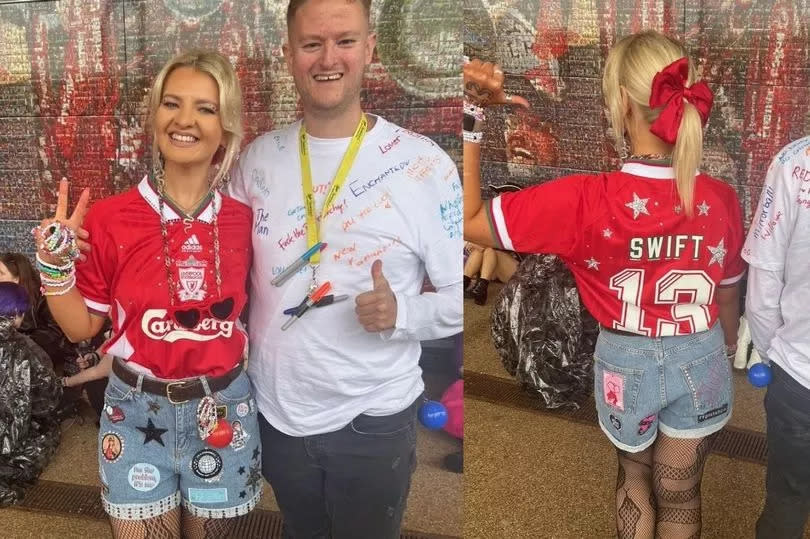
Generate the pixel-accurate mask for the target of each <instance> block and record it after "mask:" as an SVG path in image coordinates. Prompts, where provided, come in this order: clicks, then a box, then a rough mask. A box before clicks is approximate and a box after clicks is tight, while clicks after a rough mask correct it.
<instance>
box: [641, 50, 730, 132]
mask: <svg viewBox="0 0 810 539" xmlns="http://www.w3.org/2000/svg"><path fill="white" fill-rule="evenodd" d="M688 79H689V60H688V59H687V58H681V59H679V60H675V61H674V62H672V63H671V64H669V65H668V66H667V67H665V68H664V69H663V70H661V71H659V72H658V73H657V74H656V75H655V78H654V79H653V82H652V91H651V92H650V108H653V109H657V108H658V107H664V110H662V111H661V114H659V115H658V118H656V120H655V121H654V122H653V123H652V125H650V131H651V132H652V133H653V134H654V135H656V136H657V137H658V138H660V139H661V140H663V141H664V142H668V143H670V144H675V140H676V139H677V138H678V129H679V128H680V127H681V118H683V102H684V100H686V101H688V102H689V103H691V104H692V105H694V106H695V108H696V109H697V111H698V114H700V121H701V123H702V124H703V125H706V122H707V121H708V119H709V112H710V111H711V110H712V102H713V101H714V94H712V91H711V90H710V89H709V85H708V84H706V83H705V82H703V81H700V82H696V83H695V84H693V85H692V86H689V87H687V86H686V81H687V80H688Z"/></svg>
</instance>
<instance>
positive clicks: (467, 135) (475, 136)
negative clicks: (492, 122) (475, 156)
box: [461, 131, 484, 144]
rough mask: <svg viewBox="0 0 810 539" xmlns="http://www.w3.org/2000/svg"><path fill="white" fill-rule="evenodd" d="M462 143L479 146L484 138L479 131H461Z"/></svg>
mask: <svg viewBox="0 0 810 539" xmlns="http://www.w3.org/2000/svg"><path fill="white" fill-rule="evenodd" d="M461 133H462V135H463V136H464V142H472V143H473V144H481V140H482V139H483V138H484V133H483V132H481V131H462V132H461Z"/></svg>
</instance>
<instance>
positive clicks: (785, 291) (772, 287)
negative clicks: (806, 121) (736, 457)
mask: <svg viewBox="0 0 810 539" xmlns="http://www.w3.org/2000/svg"><path fill="white" fill-rule="evenodd" d="M742 255H743V258H744V259H745V260H747V261H748V263H749V264H750V269H749V276H748V291H747V295H746V308H745V311H746V317H747V318H748V324H749V327H750V328H751V338H752V340H753V342H754V346H755V347H756V349H757V351H759V352H760V353H761V354H762V355H763V356H766V357H767V358H768V359H770V360H771V361H773V362H775V363H776V364H778V365H779V366H780V367H781V368H782V369H784V370H785V371H786V372H787V373H788V374H790V375H791V376H792V377H793V378H795V379H796V380H797V381H798V382H799V383H801V384H802V385H804V386H805V387H807V388H808V389H810V307H808V306H810V137H805V138H802V139H799V140H797V141H795V142H792V143H791V144H788V145H787V146H786V147H785V148H783V149H782V150H781V151H780V152H779V154H778V155H777V156H776V157H775V158H774V159H773V161H772V162H771V165H770V167H769V169H768V173H767V176H766V178H765V185H764V186H763V189H762V195H761V197H760V201H759V206H758V208H757V212H756V214H755V215H754V219H753V221H752V222H751V228H750V229H749V231H748V237H747V238H746V241H745V245H744V246H743V252H742Z"/></svg>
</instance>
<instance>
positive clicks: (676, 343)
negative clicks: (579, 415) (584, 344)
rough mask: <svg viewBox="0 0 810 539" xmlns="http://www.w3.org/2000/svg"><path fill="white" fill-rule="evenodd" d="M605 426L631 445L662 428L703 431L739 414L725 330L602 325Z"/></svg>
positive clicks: (599, 383)
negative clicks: (647, 331) (623, 329)
mask: <svg viewBox="0 0 810 539" xmlns="http://www.w3.org/2000/svg"><path fill="white" fill-rule="evenodd" d="M594 360H595V363H594V396H595V398H596V409H597V411H598V413H599V426H600V427H602V430H603V431H604V432H605V434H606V435H607V437H608V438H609V439H610V441H611V442H613V445H615V446H616V447H618V448H619V449H623V450H625V451H628V452H632V453H635V452H639V451H643V450H644V449H646V448H647V447H649V446H650V445H651V444H652V443H653V442H654V441H655V438H656V436H657V435H658V431H659V430H660V431H661V432H663V433H664V434H666V435H667V436H670V437H672V438H702V437H704V436H708V435H709V434H712V433H714V432H717V431H718V430H720V429H722V428H723V426H724V425H725V424H726V423H727V422H728V420H729V418H730V417H731V407H732V397H733V390H732V383H731V366H730V365H729V362H728V360H727V359H726V355H725V347H724V339H723V331H722V330H721V329H720V324H719V323H718V324H715V325H714V327H713V328H712V329H710V330H708V331H704V332H701V333H694V334H692V335H682V336H674V337H659V338H649V337H643V336H631V335H622V334H618V333H614V332H611V331H606V330H604V329H603V330H602V331H600V333H599V338H598V339H597V341H596V350H595V352H594Z"/></svg>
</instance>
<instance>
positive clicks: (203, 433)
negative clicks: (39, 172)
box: [35, 51, 261, 538]
mask: <svg viewBox="0 0 810 539" xmlns="http://www.w3.org/2000/svg"><path fill="white" fill-rule="evenodd" d="M148 129H149V131H150V133H151V136H152V155H153V171H152V173H150V174H149V175H147V176H146V177H145V178H144V179H143V180H142V181H141V182H140V183H139V184H138V185H137V186H136V187H134V188H133V189H130V190H129V191H127V192H125V193H122V194H120V195H117V196H113V197H110V198H107V199H104V200H100V201H98V202H96V203H95V204H94V205H93V207H92V208H91V209H90V210H89V212H87V215H86V218H84V214H85V208H86V206H87V202H88V195H87V192H85V193H82V196H81V198H80V199H79V202H78V204H77V206H76V209H75V210H74V212H73V214H72V215H71V216H70V218H67V211H66V208H67V188H68V185H67V182H66V181H63V182H62V183H61V185H60V191H59V198H58V204H57V210H56V215H55V216H54V217H53V218H51V219H45V220H44V221H43V222H42V223H41V224H40V226H39V227H38V228H37V229H35V237H36V241H37V248H38V252H37V267H38V269H39V271H40V274H41V278H42V283H43V285H44V293H45V295H46V296H47V299H48V305H49V307H50V309H51V312H52V313H53V315H54V318H55V319H56V320H57V322H58V323H59V325H60V326H61V327H62V329H63V330H64V332H65V334H66V335H67V336H68V337H69V338H70V339H71V340H73V341H79V340H83V339H86V338H88V337H90V336H92V335H95V334H96V333H98V332H99V330H100V329H101V327H102V324H103V322H104V319H105V317H108V316H109V317H110V318H111V319H112V325H113V331H112V337H111V339H110V340H109V341H108V342H107V343H106V344H105V346H104V347H103V352H104V353H106V354H108V355H110V356H113V357H114V358H115V359H114V360H113V361H112V363H111V370H112V373H111V375H110V381H109V384H108V386H107V390H106V393H105V403H104V404H105V406H104V413H103V414H102V417H101V428H100V431H99V466H100V473H101V483H102V500H103V504H104V508H105V510H106V511H107V513H108V514H109V515H110V520H111V523H112V528H113V532H114V535H115V536H116V537H125V538H126V537H180V536H181V535H182V536H184V537H221V536H226V535H227V534H228V531H229V529H230V526H231V523H232V522H233V519H232V517H236V516H239V515H243V514H245V513H247V512H248V511H250V510H251V509H253V508H254V507H255V505H256V503H257V501H258V499H259V496H260V494H261V483H260V462H261V457H260V446H259V436H258V428H257V424H256V406H255V403H254V402H253V398H252V388H251V385H250V381H249V380H248V378H247V375H246V374H245V372H244V371H243V369H242V365H241V360H242V356H243V353H244V350H245V343H246V335H245V333H244V331H243V330H242V329H241V327H240V325H239V322H238V316H239V314H240V312H241V310H242V308H243V306H244V305H245V302H246V291H245V282H246V280H247V271H248V267H249V264H250V257H251V246H250V229H251V212H250V209H249V208H247V207H246V206H245V205H243V204H241V203H239V202H236V201H235V200H233V199H230V198H227V197H224V196H222V195H221V194H220V193H219V191H218V190H217V186H218V185H219V184H220V183H221V182H222V180H223V178H224V177H225V175H226V173H227V171H228V169H229V168H230V166H231V164H232V162H233V159H234V156H235V155H236V153H237V152H238V150H239V144H240V140H241V138H242V124H241V92H240V89H239V83H238V80H237V77H236V74H235V73H234V70H233V68H232V67H231V65H230V64H229V62H228V60H227V59H226V58H224V57H223V56H222V55H220V54H218V53H214V52H205V51H190V52H187V53H185V54H180V55H179V56H176V57H175V58H173V59H172V60H170V61H169V62H168V63H167V64H166V65H165V66H164V67H163V69H162V70H161V71H160V73H159V74H158V75H157V78H156V80H155V82H154V85H153V87H152V93H151V96H150V101H149V120H148ZM82 222H83V225H82ZM80 225H82V226H83V227H84V228H85V229H86V230H87V231H88V232H89V238H90V240H89V241H90V244H91V246H92V249H91V250H90V252H89V254H88V255H87V260H86V261H83V262H78V263H75V262H74V261H75V260H77V259H78V257H79V252H78V249H77V239H76V235H77V233H78V231H79V226H80ZM107 365H109V362H105V363H104V365H103V367H106V366H107ZM234 420H238V421H239V422H240V423H241V425H242V429H240V431H239V432H238V433H236V434H234V431H233V429H232V427H230V423H231V422H232V421H234Z"/></svg>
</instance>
